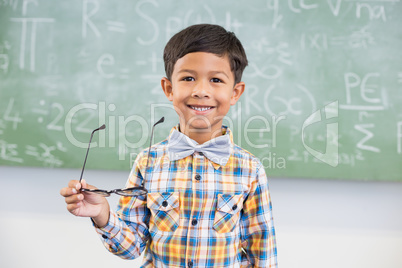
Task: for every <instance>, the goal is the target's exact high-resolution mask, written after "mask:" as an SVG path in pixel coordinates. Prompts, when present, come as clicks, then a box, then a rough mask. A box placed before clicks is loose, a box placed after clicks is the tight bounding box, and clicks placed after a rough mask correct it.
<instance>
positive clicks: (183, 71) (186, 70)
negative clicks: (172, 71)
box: [177, 69, 230, 79]
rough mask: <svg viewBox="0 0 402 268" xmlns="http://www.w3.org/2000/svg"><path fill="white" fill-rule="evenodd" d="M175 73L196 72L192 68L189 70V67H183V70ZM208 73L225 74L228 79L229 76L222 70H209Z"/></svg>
mask: <svg viewBox="0 0 402 268" xmlns="http://www.w3.org/2000/svg"><path fill="white" fill-rule="evenodd" d="M177 73H178V74H180V73H190V74H193V75H194V74H196V73H197V72H196V71H194V70H191V69H183V70H180V71H178V72H177ZM209 74H212V75H216V74H222V75H224V76H226V77H227V78H228V79H230V77H229V76H228V75H227V74H226V73H225V72H222V71H210V72H209Z"/></svg>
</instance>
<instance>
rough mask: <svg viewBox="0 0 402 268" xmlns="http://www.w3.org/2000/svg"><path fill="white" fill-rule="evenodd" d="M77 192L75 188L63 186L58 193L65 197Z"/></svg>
mask: <svg viewBox="0 0 402 268" xmlns="http://www.w3.org/2000/svg"><path fill="white" fill-rule="evenodd" d="M77 193H78V191H77V190H76V189H75V188H69V187H65V188H62V189H61V190H60V194H61V195H62V196H64V197H67V196H70V195H75V194H77Z"/></svg>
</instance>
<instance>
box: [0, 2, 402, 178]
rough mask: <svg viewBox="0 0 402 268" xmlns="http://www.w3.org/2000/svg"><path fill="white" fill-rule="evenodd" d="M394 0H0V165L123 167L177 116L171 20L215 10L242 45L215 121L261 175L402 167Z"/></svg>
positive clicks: (354, 174) (175, 23)
mask: <svg viewBox="0 0 402 268" xmlns="http://www.w3.org/2000/svg"><path fill="white" fill-rule="evenodd" d="M401 14H402V4H401V3H400V1H399V0H392V1H385V0H378V1H364V0H361V1H360V0H328V1H318V0H289V1H279V0H264V1H263V0H261V1H257V0H255V1H254V0H253V1H244V0H242V1H232V0H230V1H229V0H221V1H212V0H208V1H177V0H176V1H173V0H163V1H162V0H160V1H157V0H142V1H131V0H130V1H123V0H122V1H106V0H73V1H50V0H42V1H16V0H15V1H0V25H1V27H0V165H15V166H41V167H60V168H80V167H81V166H82V162H83V160H84V155H85V151H86V148H87V143H88V141H89V136H90V133H91V131H92V130H93V129H95V128H97V127H98V126H99V125H101V124H103V123H105V124H106V125H107V128H106V129H105V130H102V131H99V132H97V133H96V134H95V135H94V138H93V144H92V149H91V151H90V153H89V159H88V162H87V167H88V168H95V169H121V170H129V169H130V167H131V165H132V163H133V160H134V158H135V156H136V154H137V153H138V152H139V151H140V150H141V149H142V148H145V147H147V146H148V143H149V134H150V127H151V124H152V123H154V122H155V121H156V120H158V119H159V118H160V117H161V116H165V118H166V120H165V123H163V124H161V125H158V127H157V129H156V131H155V137H154V140H155V142H157V141H160V140H162V139H164V138H165V137H166V136H167V135H168V133H169V130H170V129H171V127H172V126H174V125H175V124H177V122H178V118H177V115H176V113H175V112H174V110H173V108H172V106H171V104H170V102H169V101H168V100H167V99H166V98H165V96H164V94H163V93H162V90H161V88H160V78H161V77H162V76H164V69H163V62H162V53H163V48H164V45H165V44H166V42H167V40H168V39H169V38H170V37H171V36H172V35H173V34H174V33H176V32H177V31H179V30H181V29H183V28H184V27H186V26H188V25H191V24H196V23H215V24H220V25H222V26H224V27H225V28H226V29H228V30H231V31H234V32H235V33H236V35H237V36H238V37H239V39H240V40H241V41H242V43H243V45H244V47H245V49H246V52H247V54H248V58H249V66H248V67H247V68H246V71H245V74H244V77H243V80H244V82H245V83H246V92H245V93H244V95H243V96H242V97H241V100H240V102H239V103H238V104H237V105H236V106H234V107H233V108H232V110H231V111H230V112H229V114H228V116H227V118H226V119H225V124H227V125H229V127H230V128H231V129H232V130H233V133H234V136H235V142H236V143H237V144H239V145H240V146H242V147H244V148H246V149H247V150H249V151H251V152H252V153H254V154H255V155H257V156H258V157H259V158H260V159H261V161H262V162H263V164H264V166H265V168H266V171H267V173H268V174H269V176H276V177H309V178H338V179H356V180H381V181H402V161H401V160H402V52H401V51H402V27H401V25H402V16H401Z"/></svg>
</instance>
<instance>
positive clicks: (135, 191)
mask: <svg viewBox="0 0 402 268" xmlns="http://www.w3.org/2000/svg"><path fill="white" fill-rule="evenodd" d="M163 121H165V117H162V118H161V119H159V121H158V122H156V123H155V124H154V125H153V126H152V130H151V137H150V142H149V149H148V156H147V165H146V167H145V174H146V171H147V169H148V163H149V154H150V151H151V145H152V137H153V134H154V128H155V126H156V125H157V124H159V123H163ZM105 128H106V126H105V124H103V125H102V126H100V127H98V128H97V129H95V130H94V131H92V133H91V138H90V139H89V144H88V149H87V154H86V155H85V160H84V165H83V166H82V170H81V177H80V182H81V180H82V175H83V174H84V169H85V164H86V162H87V158H88V152H89V148H90V147H91V141H92V137H93V135H94V133H95V132H96V131H98V130H101V129H105ZM145 174H144V180H145ZM144 180H143V182H142V185H141V186H137V187H130V188H124V189H114V190H110V191H108V190H101V189H87V188H81V192H87V193H94V194H99V195H102V196H104V197H108V196H110V195H111V194H118V195H122V196H140V195H146V194H147V193H148V191H147V189H145V187H144Z"/></svg>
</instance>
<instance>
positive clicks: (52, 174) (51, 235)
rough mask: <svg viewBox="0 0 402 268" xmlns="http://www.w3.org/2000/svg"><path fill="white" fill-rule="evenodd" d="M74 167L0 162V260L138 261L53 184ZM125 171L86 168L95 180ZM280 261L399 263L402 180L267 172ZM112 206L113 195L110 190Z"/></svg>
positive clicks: (286, 264)
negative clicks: (117, 251) (69, 205)
mask: <svg viewBox="0 0 402 268" xmlns="http://www.w3.org/2000/svg"><path fill="white" fill-rule="evenodd" d="M79 175H80V170H67V169H41V168H16V167H0V186H1V194H0V215H1V218H0V234H1V236H0V237H1V240H0V267H4V268H14V267H18V268H25V267H35V268H36V267H41V268H47V267H49V268H50V267H52V268H53V267H57V268H64V267H74V268H81V267H86V268H87V267H97V268H103V267H108V268H109V267H139V266H140V260H134V261H124V260H120V259H119V258H118V257H115V256H113V255H112V254H110V253H108V252H107V251H106V249H104V248H103V245H102V244H101V242H100V240H99V239H98V237H97V235H96V233H95V231H94V230H93V229H92V226H91V223H90V221H89V220H88V219H82V218H76V217H74V216H72V215H70V214H69V213H68V212H67V210H66V209H65V204H64V200H63V198H62V197H61V196H60V195H59V191H60V189H61V188H62V187H64V186H65V185H66V184H67V182H68V181H69V180H70V179H76V178H78V177H79ZM127 176H128V171H127V172H114V171H93V170H87V171H86V173H85V178H86V180H87V181H88V182H89V183H91V184H94V185H96V186H98V187H99V188H103V187H104V188H110V189H113V188H117V187H119V186H123V185H124V184H125V181H126V179H127ZM270 190H271V197H272V200H273V207H274V219H275V226H276V231H277V243H278V260H279V266H280V268H298V267H303V268H304V267H309V268H333V267H341V268H360V267H362V268H363V267H364V268H374V267H375V268H378V267H381V268H400V267H402V254H401V251H402V183H380V182H350V181H334V180H310V179H278V178H271V179H270ZM110 200H111V202H112V206H113V207H115V205H116V202H117V198H111V199H110Z"/></svg>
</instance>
